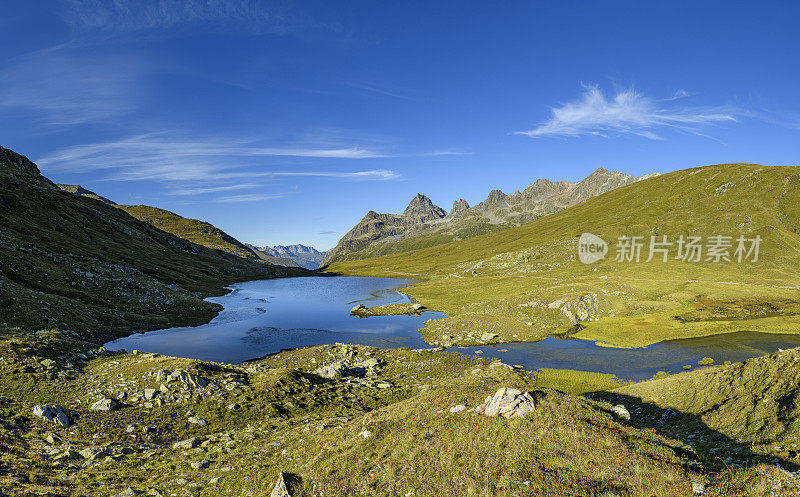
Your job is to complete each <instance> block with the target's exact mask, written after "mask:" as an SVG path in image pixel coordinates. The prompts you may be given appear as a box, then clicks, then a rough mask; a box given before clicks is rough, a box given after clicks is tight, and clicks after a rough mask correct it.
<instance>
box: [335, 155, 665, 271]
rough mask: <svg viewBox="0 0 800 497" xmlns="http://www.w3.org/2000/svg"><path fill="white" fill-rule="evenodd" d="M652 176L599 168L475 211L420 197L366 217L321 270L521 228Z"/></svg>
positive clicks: (494, 196)
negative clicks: (398, 211) (396, 208)
mask: <svg viewBox="0 0 800 497" xmlns="http://www.w3.org/2000/svg"><path fill="white" fill-rule="evenodd" d="M654 176H657V174H655V173H654V174H648V175H645V176H641V177H634V176H631V175H628V174H624V173H620V172H617V171H607V170H606V169H603V168H600V169H597V170H596V171H594V172H593V173H592V174H590V175H589V176H587V177H586V178H585V179H583V180H582V181H579V182H577V183H571V182H569V181H558V182H553V181H550V180H546V179H539V180H536V181H535V182H534V183H531V184H530V185H529V186H528V187H527V188H526V189H525V190H523V191H516V192H514V193H513V194H511V195H506V194H505V193H503V192H502V191H500V190H492V191H491V192H490V193H489V196H488V197H487V198H486V200H484V201H483V202H481V203H479V204H478V205H475V206H473V207H470V205H469V203H468V202H467V201H466V200H464V199H460V200H457V201H455V202H453V207H452V208H451V209H450V212H446V211H445V210H444V209H442V208H441V207H439V206H437V205H434V204H433V202H431V200H430V199H429V198H428V197H426V196H424V195H421V194H418V195H417V196H416V197H415V198H414V199H413V200H411V202H410V203H409V204H408V207H406V209H405V211H404V212H403V214H399V215H398V214H379V213H377V212H374V211H370V212H368V213H367V215H366V216H364V218H363V219H362V220H361V221H360V222H359V223H358V224H357V225H356V226H355V227H354V228H353V229H351V230H350V231H349V232H348V233H347V234H346V235H345V236H344V237H342V239H341V240H340V241H339V243H338V244H337V245H336V247H334V248H333V249H331V250H330V251H329V252H328V253H327V255H326V256H325V259H324V260H323V261H322V265H327V264H330V263H332V262H336V261H347V260H358V259H364V258H367V257H374V256H378V255H384V254H391V253H396V252H404V251H408V250H414V249H418V248H423V247H430V246H434V245H439V244H442V243H446V242H449V241H453V240H462V239H466V238H470V237H473V236H477V235H481V234H485V233H489V232H492V231H497V230H501V229H505V228H509V227H513V226H519V225H521V224H525V223H528V222H530V221H533V220H534V219H538V218H540V217H543V216H546V215H548V214H552V213H554V212H558V211H560V210H563V209H566V208H567V207H570V206H572V205H575V204H577V203H579V202H582V201H584V200H586V199H588V198H591V197H594V196H596V195H600V194H602V193H605V192H608V191H610V190H613V189H615V188H619V187H621V186H625V185H629V184H631V183H635V182H637V181H641V180H643V179H647V178H651V177H654Z"/></svg>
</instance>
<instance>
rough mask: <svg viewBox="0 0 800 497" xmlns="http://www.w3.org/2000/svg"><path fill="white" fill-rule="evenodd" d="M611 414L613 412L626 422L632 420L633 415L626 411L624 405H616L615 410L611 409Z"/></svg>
mask: <svg viewBox="0 0 800 497" xmlns="http://www.w3.org/2000/svg"><path fill="white" fill-rule="evenodd" d="M611 412H613V413H614V415H616V416H617V417H618V418H620V419H624V420H625V421H630V420H631V413H629V412H628V409H626V408H625V406H624V405H622V404H617V405H615V406H614V407H613V408H611Z"/></svg>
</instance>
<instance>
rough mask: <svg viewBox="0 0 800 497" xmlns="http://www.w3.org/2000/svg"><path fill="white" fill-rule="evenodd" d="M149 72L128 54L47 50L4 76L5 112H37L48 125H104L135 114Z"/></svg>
mask: <svg viewBox="0 0 800 497" xmlns="http://www.w3.org/2000/svg"><path fill="white" fill-rule="evenodd" d="M145 72H146V64H145V63H144V62H143V61H142V60H140V59H139V58H137V57H136V56H129V55H126V54H122V53H117V54H115V55H114V56H110V55H105V54H101V53H94V54H91V55H87V54H84V53H81V54H79V53H77V52H75V51H73V50H70V49H66V48H64V47H56V48H53V49H48V50H42V51H39V52H34V53H31V54H27V55H24V56H21V57H18V58H16V59H12V60H11V61H10V62H9V63H8V64H7V65H6V69H5V70H3V71H2V72H0V106H3V107H9V108H19V109H26V110H29V111H33V112H35V115H36V116H38V119H39V120H40V121H41V122H43V123H45V124H58V125H64V124H79V123H86V122H97V121H103V120H107V119H109V118H114V117H117V116H120V115H124V114H127V113H129V112H131V111H133V110H135V108H136V107H137V106H138V103H139V96H140V92H139V89H138V88H139V85H140V83H141V80H142V77H143V74H144V73H145Z"/></svg>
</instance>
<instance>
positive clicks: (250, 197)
mask: <svg viewBox="0 0 800 497" xmlns="http://www.w3.org/2000/svg"><path fill="white" fill-rule="evenodd" d="M286 195H287V194H285V193H275V194H263V195H262V194H259V193H245V194H242V195H231V196H229V197H219V198H216V199H214V202H220V203H231V202H260V201H262V200H274V199H278V198H283V197H285V196H286Z"/></svg>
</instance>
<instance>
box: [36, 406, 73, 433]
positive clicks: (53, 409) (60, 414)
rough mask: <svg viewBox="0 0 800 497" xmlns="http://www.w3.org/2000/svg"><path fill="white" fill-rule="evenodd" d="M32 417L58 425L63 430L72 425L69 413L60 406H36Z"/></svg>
mask: <svg viewBox="0 0 800 497" xmlns="http://www.w3.org/2000/svg"><path fill="white" fill-rule="evenodd" d="M33 415H34V416H37V417H40V418H42V419H44V420H45V421H49V422H51V423H55V424H57V425H60V426H62V427H64V428H67V427H69V426H71V425H72V419H71V418H70V411H68V410H66V409H64V408H63V407H62V406H58V405H52V406H51V405H47V404H43V405H38V406H36V407H34V408H33Z"/></svg>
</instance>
